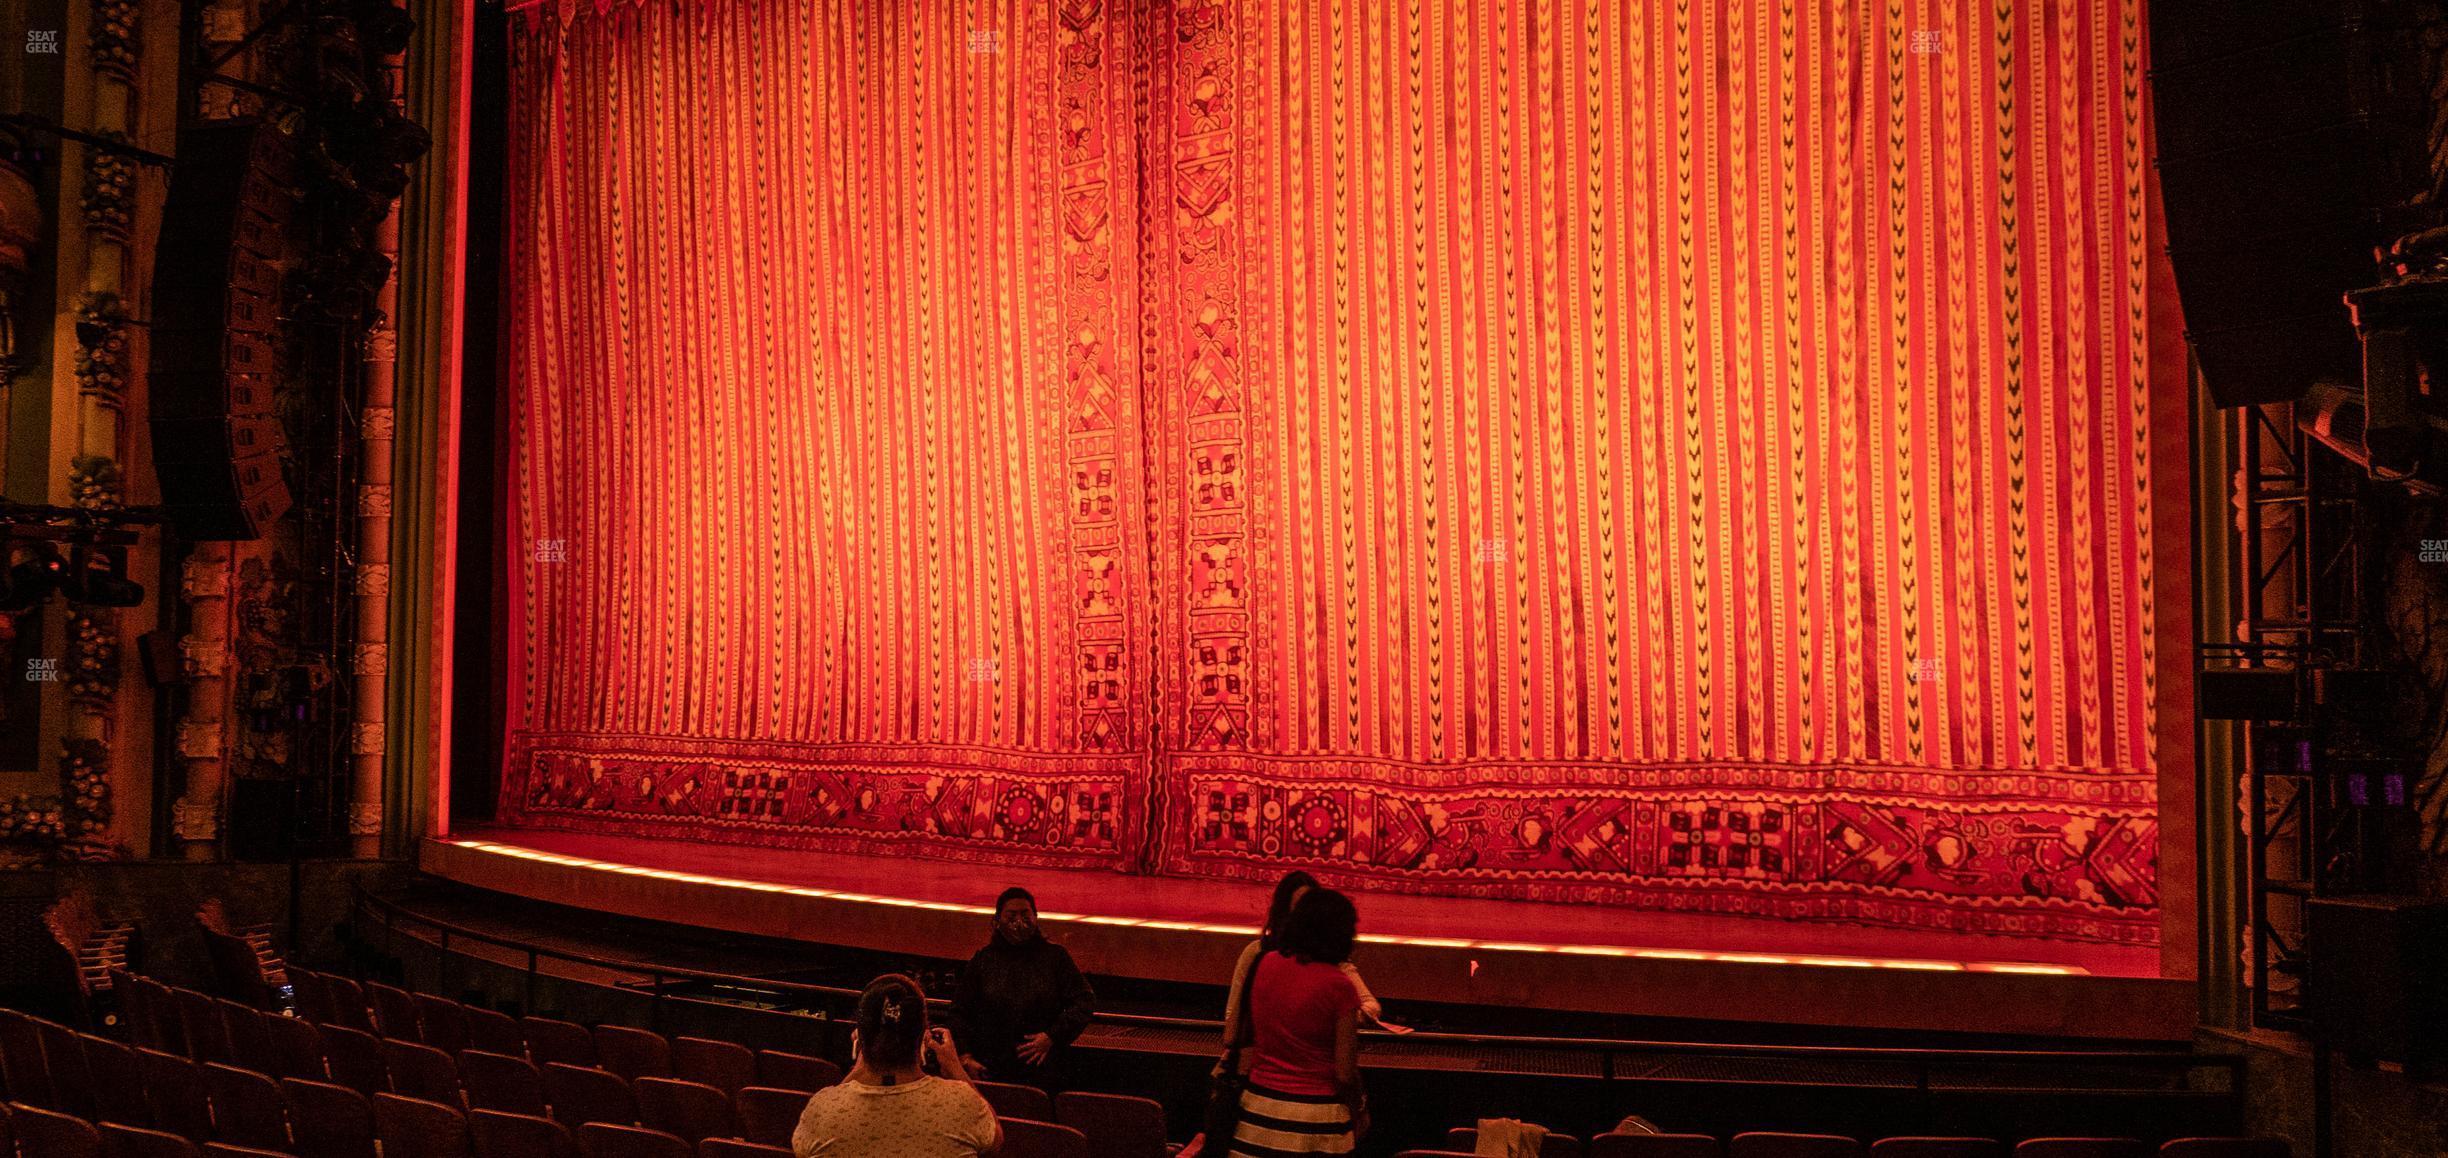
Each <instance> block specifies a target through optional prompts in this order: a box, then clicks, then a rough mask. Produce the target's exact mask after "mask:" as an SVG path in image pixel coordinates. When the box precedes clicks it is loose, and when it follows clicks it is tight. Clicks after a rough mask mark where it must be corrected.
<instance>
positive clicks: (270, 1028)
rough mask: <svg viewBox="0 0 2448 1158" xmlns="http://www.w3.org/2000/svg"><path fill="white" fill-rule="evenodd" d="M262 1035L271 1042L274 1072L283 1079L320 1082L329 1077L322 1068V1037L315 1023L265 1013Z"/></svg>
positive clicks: (326, 1071) (327, 1072)
mask: <svg viewBox="0 0 2448 1158" xmlns="http://www.w3.org/2000/svg"><path fill="white" fill-rule="evenodd" d="M262 1025H263V1030H264V1036H265V1037H267V1038H270V1039H271V1041H272V1057H271V1064H272V1068H273V1072H274V1073H277V1074H279V1075H280V1076H282V1077H284V1078H304V1079H306V1080H307V1081H310V1082H319V1081H322V1080H323V1079H325V1078H327V1077H330V1076H331V1071H330V1070H328V1069H325V1068H324V1065H323V1034H322V1033H321V1032H320V1031H318V1030H316V1029H315V1027H314V1023H313V1022H311V1021H308V1020H306V1019H305V1018H303V1017H282V1016H280V1015H279V1014H273V1013H267V1014H265V1015H264V1016H263V1020H262Z"/></svg>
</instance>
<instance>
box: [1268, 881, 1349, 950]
mask: <svg viewBox="0 0 2448 1158" xmlns="http://www.w3.org/2000/svg"><path fill="white" fill-rule="evenodd" d="M1359 931H1360V910H1358V909H1355V908H1353V907H1352V902H1351V898H1350V897H1347V896H1344V895H1343V894H1341V893H1338V892H1336V891H1334V890H1333V889H1326V888H1316V889H1311V890H1309V891H1308V892H1305V893H1302V894H1301V899H1300V901H1299V902H1298V903H1296V904H1294V905H1293V906H1292V915H1291V916H1290V917H1287V918H1285V920H1284V927H1283V931H1282V932H1280V933H1278V934H1276V936H1275V948H1276V950H1277V951H1279V952H1281V953H1284V954H1285V955H1287V956H1291V957H1295V958H1298V959H1300V960H1302V961H1311V962H1317V963H1320V964H1325V965H1340V964H1342V963H1344V962H1346V961H1349V960H1351V951H1352V937H1353V936H1354V935H1355V934H1357V933H1358V932H1359Z"/></svg>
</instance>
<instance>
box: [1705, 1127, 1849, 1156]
mask: <svg viewBox="0 0 2448 1158" xmlns="http://www.w3.org/2000/svg"><path fill="white" fill-rule="evenodd" d="M1861 1155H1862V1144H1861V1143H1860V1142H1857V1141H1854V1140H1853V1139H1851V1138H1845V1137H1839V1136H1837V1135H1835V1134H1779V1133H1774V1132H1761V1133H1754V1134H1736V1135H1734V1140H1733V1141H1731V1142H1728V1143H1726V1158H1861Z"/></svg>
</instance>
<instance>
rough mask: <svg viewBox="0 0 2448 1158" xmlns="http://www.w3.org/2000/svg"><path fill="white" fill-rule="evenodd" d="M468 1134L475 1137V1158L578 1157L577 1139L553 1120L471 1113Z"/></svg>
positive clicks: (532, 1116) (469, 1114)
mask: <svg viewBox="0 0 2448 1158" xmlns="http://www.w3.org/2000/svg"><path fill="white" fill-rule="evenodd" d="M468 1132H469V1133H471V1134H474V1135H475V1137H476V1158H578V1141H577V1139H575V1138H572V1137H570V1132H569V1128H568V1127H566V1126H563V1125H562V1124H561V1123H559V1122H556V1121H553V1120H552V1119H550V1118H542V1117H536V1116H534V1115H530V1114H505V1113H503V1112H501V1111H499V1110H470V1111H468Z"/></svg>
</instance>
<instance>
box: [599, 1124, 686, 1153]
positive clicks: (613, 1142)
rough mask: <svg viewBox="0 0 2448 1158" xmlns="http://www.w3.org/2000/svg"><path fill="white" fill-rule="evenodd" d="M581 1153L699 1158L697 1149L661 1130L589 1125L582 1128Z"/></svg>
mask: <svg viewBox="0 0 2448 1158" xmlns="http://www.w3.org/2000/svg"><path fill="white" fill-rule="evenodd" d="M577 1133H578V1152H579V1153H581V1154H584V1155H586V1158H696V1156H697V1148H696V1147H695V1146H691V1145H689V1144H688V1143H687V1142H683V1141H681V1140H680V1139H679V1138H676V1137H674V1136H672V1135H670V1134H666V1133H664V1132H663V1131H661V1130H648V1129H645V1128H643V1127H639V1126H615V1125H613V1124H611V1123H609V1122H589V1123H587V1124H586V1125H584V1126H580V1127H578V1131H577Z"/></svg>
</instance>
